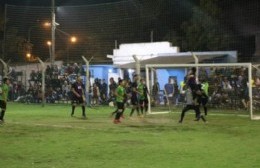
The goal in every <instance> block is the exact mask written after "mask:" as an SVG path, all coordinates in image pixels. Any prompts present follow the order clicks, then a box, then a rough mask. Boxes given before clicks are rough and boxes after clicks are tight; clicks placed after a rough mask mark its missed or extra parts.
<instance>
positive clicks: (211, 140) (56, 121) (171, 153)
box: [0, 103, 260, 168]
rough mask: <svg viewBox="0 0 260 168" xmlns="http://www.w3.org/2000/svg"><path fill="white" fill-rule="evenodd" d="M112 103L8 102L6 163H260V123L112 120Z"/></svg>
mask: <svg viewBox="0 0 260 168" xmlns="http://www.w3.org/2000/svg"><path fill="white" fill-rule="evenodd" d="M113 110H114V108H112V107H94V108H87V117H88V119H86V120H83V119H81V118H80V117H81V108H80V107H78V108H76V112H75V115H76V117H70V106H69V105H46V106H45V107H41V105H26V104H15V103H8V109H7V112H6V122H5V123H4V124H3V125H0V134H1V135H0V145H1V148H0V149H1V150H0V159H1V163H0V165H1V167H3V168H18V167H19V168H70V167H75V168H95V167H99V168H114V167H117V168H125V167H129V168H172V167H178V168H179V167H185V168H191V167H192V168H197V167H198V168H206V167H214V168H218V167H219V168H223V167H227V168H238V167H250V168H252V167H260V160H259V158H260V143H259V140H260V134H259V132H260V121H251V120H250V119H249V116H248V117H245V116H237V115H230V114H229V115H213V114H212V113H210V111H209V115H208V116H207V120H208V123H206V124H205V123H203V122H202V121H200V122H195V121H193V119H194V114H193V112H191V113H190V114H189V115H187V116H186V118H185V119H184V122H183V123H182V124H179V123H178V119H179V115H180V113H170V114H160V115H148V116H146V117H145V118H138V117H136V116H135V117H133V119H130V118H129V117H128V115H129V112H130V110H129V109H127V110H126V111H125V119H123V120H122V123H121V124H113V123H112V121H113V119H112V117H111V116H110V114H111V112H112V111H113Z"/></svg>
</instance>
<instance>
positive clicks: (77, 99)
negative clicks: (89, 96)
mask: <svg viewBox="0 0 260 168" xmlns="http://www.w3.org/2000/svg"><path fill="white" fill-rule="evenodd" d="M84 88H85V87H84V85H83V83H82V79H81V78H80V76H78V77H77V79H76V82H75V83H73V84H72V86H71V92H72V98H71V105H72V111H71V117H73V116H74V111H75V108H76V106H77V105H81V107H82V117H83V119H86V113H85V104H86V103H85V94H84V93H85V90H84Z"/></svg>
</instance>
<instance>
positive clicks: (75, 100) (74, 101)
mask: <svg viewBox="0 0 260 168" xmlns="http://www.w3.org/2000/svg"><path fill="white" fill-rule="evenodd" d="M71 103H72V104H83V103H85V102H84V99H83V97H75V96H73V97H72V99H71Z"/></svg>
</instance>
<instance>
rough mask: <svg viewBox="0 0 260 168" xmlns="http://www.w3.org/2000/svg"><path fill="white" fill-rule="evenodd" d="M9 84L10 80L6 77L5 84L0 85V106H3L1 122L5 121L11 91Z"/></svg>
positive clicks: (0, 116)
mask: <svg viewBox="0 0 260 168" xmlns="http://www.w3.org/2000/svg"><path fill="white" fill-rule="evenodd" d="M9 84H10V80H9V79H8V78H6V77H5V78H4V79H3V84H2V85H1V87H0V89H1V90H0V108H1V115H0V124H1V123H3V122H4V116H5V111H6V105H7V98H8V92H9Z"/></svg>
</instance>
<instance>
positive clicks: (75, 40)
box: [44, 22, 78, 63]
mask: <svg viewBox="0 0 260 168" xmlns="http://www.w3.org/2000/svg"><path fill="white" fill-rule="evenodd" d="M58 25H59V24H58V23H56V22H55V30H57V31H58V32H60V33H62V34H63V35H65V36H66V37H67V38H68V41H67V49H66V50H67V58H66V61H67V63H69V55H70V54H69V44H70V43H72V44H73V43H76V42H77V40H78V39H77V37H75V36H72V35H71V34H69V33H67V32H65V31H63V30H61V29H58V28H57V26H58ZM44 26H45V27H50V26H52V24H51V23H49V22H45V23H44ZM52 29H53V26H52ZM54 41H55V38H54ZM51 46H52V47H51V49H52V50H51V52H50V53H51V56H50V61H51V62H52V60H53V59H54V58H53V56H54V54H53V37H52V41H51ZM53 62H54V61H53Z"/></svg>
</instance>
